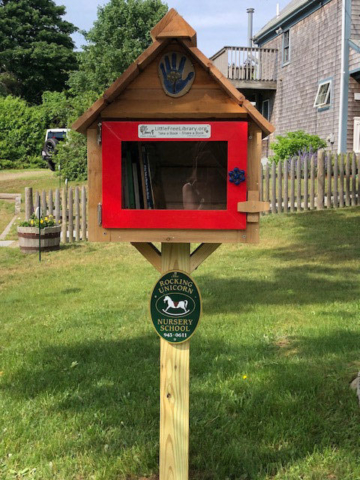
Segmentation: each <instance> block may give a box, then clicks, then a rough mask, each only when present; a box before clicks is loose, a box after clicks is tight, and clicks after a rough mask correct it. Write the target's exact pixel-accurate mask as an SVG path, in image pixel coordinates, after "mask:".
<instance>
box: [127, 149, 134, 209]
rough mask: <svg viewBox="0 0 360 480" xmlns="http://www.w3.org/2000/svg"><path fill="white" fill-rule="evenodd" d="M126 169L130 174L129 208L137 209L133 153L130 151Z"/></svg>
mask: <svg viewBox="0 0 360 480" xmlns="http://www.w3.org/2000/svg"><path fill="white" fill-rule="evenodd" d="M126 169H127V173H128V190H129V208H132V209H134V208H135V193H134V178H133V169H132V161H131V153H130V151H129V150H128V151H127V152H126Z"/></svg>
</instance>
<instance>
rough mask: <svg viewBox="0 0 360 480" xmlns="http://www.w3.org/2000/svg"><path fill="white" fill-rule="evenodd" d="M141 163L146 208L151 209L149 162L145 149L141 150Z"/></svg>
mask: <svg viewBox="0 0 360 480" xmlns="http://www.w3.org/2000/svg"><path fill="white" fill-rule="evenodd" d="M143 163H144V177H145V194H146V202H147V205H148V208H149V209H153V208H154V202H153V199H152V194H151V178H150V171H149V162H148V159H147V155H146V151H145V148H144V149H143Z"/></svg>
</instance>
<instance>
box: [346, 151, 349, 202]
mask: <svg viewBox="0 0 360 480" xmlns="http://www.w3.org/2000/svg"><path fill="white" fill-rule="evenodd" d="M345 199H346V206H347V207H350V155H349V154H347V155H346V181H345Z"/></svg>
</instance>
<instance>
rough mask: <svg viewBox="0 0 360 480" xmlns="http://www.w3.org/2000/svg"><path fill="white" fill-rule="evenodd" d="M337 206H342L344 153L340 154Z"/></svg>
mask: <svg viewBox="0 0 360 480" xmlns="http://www.w3.org/2000/svg"><path fill="white" fill-rule="evenodd" d="M339 198H340V200H339V207H340V208H343V207H344V154H341V155H340V185H339Z"/></svg>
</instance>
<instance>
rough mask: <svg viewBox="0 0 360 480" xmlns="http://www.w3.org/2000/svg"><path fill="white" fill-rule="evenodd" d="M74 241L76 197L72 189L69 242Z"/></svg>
mask: <svg viewBox="0 0 360 480" xmlns="http://www.w3.org/2000/svg"><path fill="white" fill-rule="evenodd" d="M73 241H74V196H73V189H72V187H70V188H69V242H70V243H72V242H73Z"/></svg>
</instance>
